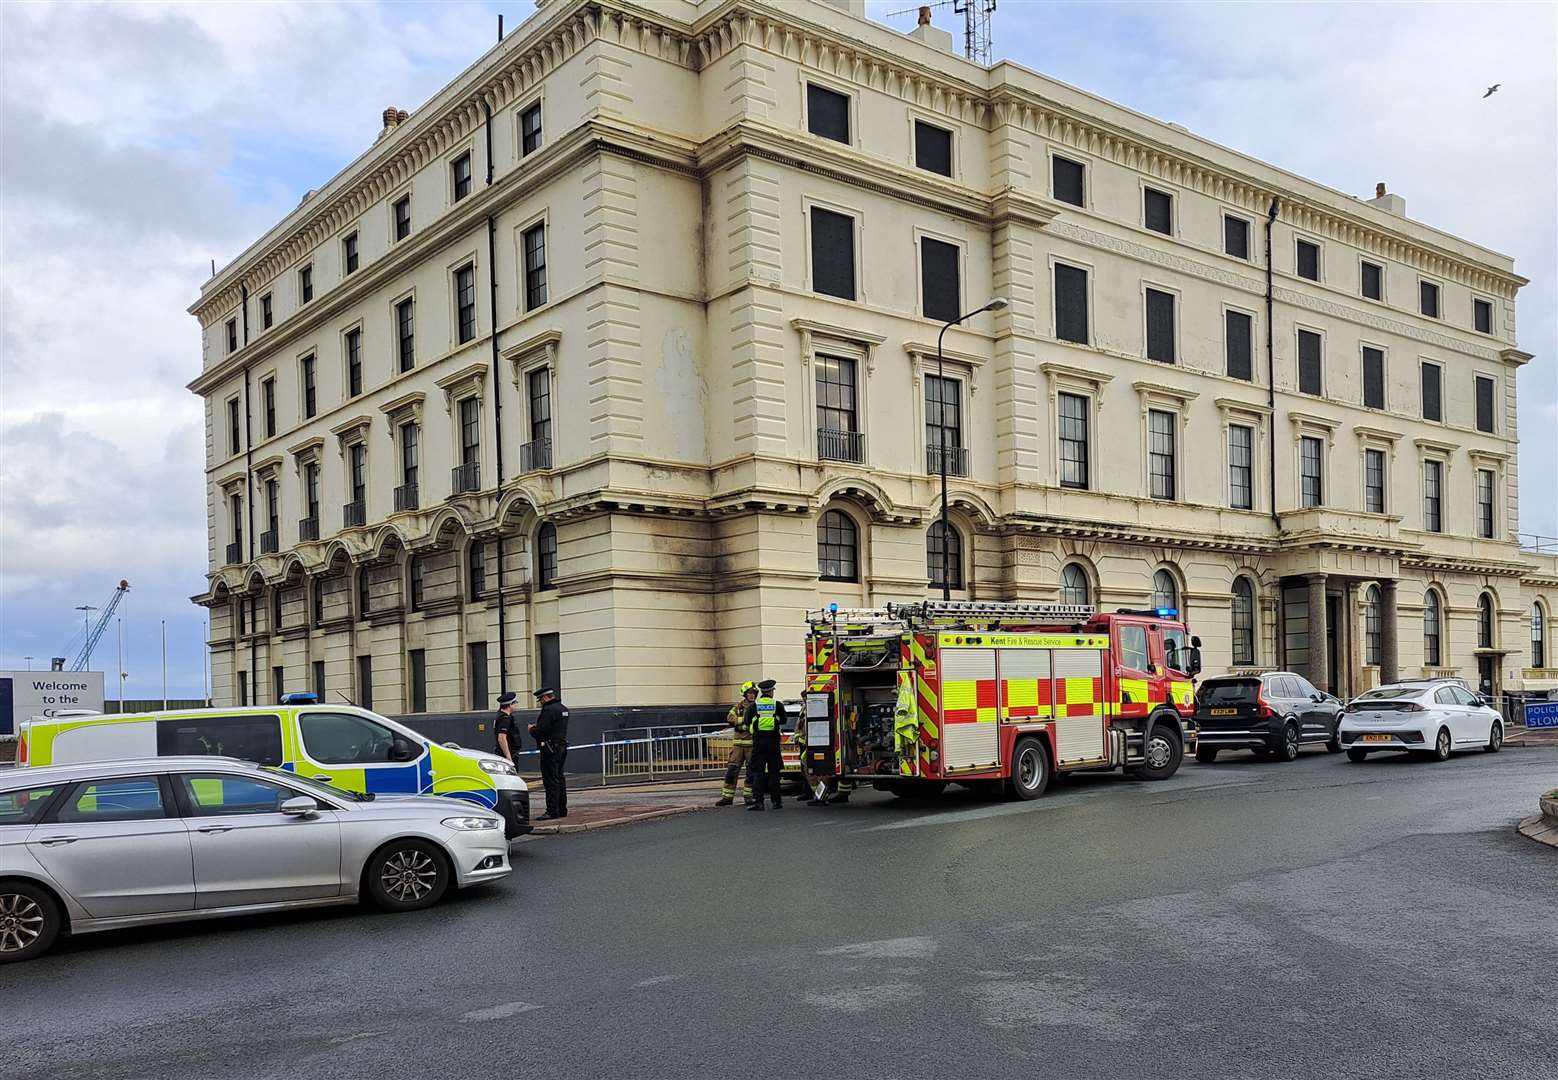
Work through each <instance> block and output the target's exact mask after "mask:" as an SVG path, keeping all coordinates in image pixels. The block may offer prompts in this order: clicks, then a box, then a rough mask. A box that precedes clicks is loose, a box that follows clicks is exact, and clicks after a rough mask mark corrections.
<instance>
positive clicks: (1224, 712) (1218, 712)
mask: <svg viewBox="0 0 1558 1080" xmlns="http://www.w3.org/2000/svg"><path fill="white" fill-rule="evenodd" d="M1211 713H1212V715H1213V716H1238V715H1239V710H1238V709H1212V710H1211Z"/></svg>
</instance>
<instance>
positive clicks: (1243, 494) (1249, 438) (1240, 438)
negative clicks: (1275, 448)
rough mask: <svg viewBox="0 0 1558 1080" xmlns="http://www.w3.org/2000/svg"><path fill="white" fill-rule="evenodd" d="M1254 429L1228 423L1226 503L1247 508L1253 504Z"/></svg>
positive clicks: (1238, 508)
mask: <svg viewBox="0 0 1558 1080" xmlns="http://www.w3.org/2000/svg"><path fill="white" fill-rule="evenodd" d="M1254 451H1255V429H1254V428H1251V427H1248V426H1246V425H1244V424H1230V425H1228V505H1229V506H1231V507H1233V508H1234V509H1235V510H1249V509H1252V508H1253V507H1254V505H1255V487H1254V483H1253V480H1254V473H1255V461H1254V458H1255V453H1254Z"/></svg>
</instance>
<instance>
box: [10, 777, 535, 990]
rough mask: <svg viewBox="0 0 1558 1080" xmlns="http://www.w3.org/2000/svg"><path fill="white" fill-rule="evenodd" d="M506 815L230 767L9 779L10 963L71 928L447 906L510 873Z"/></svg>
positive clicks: (442, 801) (430, 798)
mask: <svg viewBox="0 0 1558 1080" xmlns="http://www.w3.org/2000/svg"><path fill="white" fill-rule="evenodd" d="M508 850H509V848H508V841H507V840H506V839H505V838H504V835H503V819H502V818H501V817H499V816H498V815H497V814H496V813H493V812H492V811H490V810H487V809H485V808H483V807H479V806H466V805H464V804H460V803H453V804H451V800H449V799H445V798H437V797H433V796H416V795H408V796H387V795H386V796H379V797H377V798H375V797H374V796H372V795H359V794H355V793H353V792H348V791H343V790H341V789H340V788H336V787H332V786H330V785H329V784H325V783H321V782H319V781H315V780H309V779H305V778H304V777H301V776H295V775H293V774H291V773H288V772H283V771H281V770H276V769H268V768H264V767H262V766H259V765H254V764H251V763H249V762H244V761H237V760H234V759H231V758H213V757H164V758H155V759H151V760H138V761H116V762H85V763H82V764H78V765H60V766H53V767H45V768H38V769H25V770H15V771H12V770H6V771H5V772H0V963H5V962H8V961H16V960H29V959H31V958H32V957H35V956H37V955H39V954H41V953H43V952H44V951H45V950H47V949H48V948H49V947H50V946H51V945H52V944H53V943H54V940H55V938H56V937H57V936H58V935H59V934H60V933H62V932H67V933H75V934H83V933H87V932H89V931H93V930H113V929H118V928H121V927H127V926H139V925H144V924H146V923H159V922H174V921H180V920H184V919H199V918H210V917H213V916H222V915H242V914H250V913H255V912H265V911H278V910H283V909H286V908H292V907H314V906H322V905H327V904H352V903H356V902H357V901H358V900H360V899H369V900H371V901H373V903H375V904H376V905H378V906H379V907H381V908H384V909H386V910H390V911H411V910H415V909H417V908H422V907H427V906H428V905H430V904H433V903H435V902H437V900H438V899H439V898H440V897H442V896H443V894H444V893H445V892H446V891H447V890H448V889H449V888H450V887H451V886H453V887H456V888H463V887H464V886H467V885H476V884H480V883H482V882H486V881H492V880H494V879H497V878H501V877H503V876H505V875H506V874H508V873H509V871H510V866H509V860H508Z"/></svg>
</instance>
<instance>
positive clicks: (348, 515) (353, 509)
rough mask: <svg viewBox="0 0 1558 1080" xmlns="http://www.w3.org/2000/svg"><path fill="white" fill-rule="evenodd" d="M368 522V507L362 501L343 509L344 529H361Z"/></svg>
mask: <svg viewBox="0 0 1558 1080" xmlns="http://www.w3.org/2000/svg"><path fill="white" fill-rule="evenodd" d="M367 520H368V506H367V503H366V502H364V501H363V500H362V499H357V500H356V501H354V502H349V503H346V504H345V505H344V506H342V507H341V527H342V528H343V529H360V528H362V527H363V525H364V524H365V523H366V522H367Z"/></svg>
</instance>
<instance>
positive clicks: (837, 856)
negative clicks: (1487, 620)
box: [0, 748, 1558, 1080]
mask: <svg viewBox="0 0 1558 1080" xmlns="http://www.w3.org/2000/svg"><path fill="white" fill-rule="evenodd" d="M1555 785H1558V749H1552V748H1543V749H1509V750H1506V751H1505V752H1504V753H1501V754H1498V755H1485V754H1475V753H1474V754H1466V755H1457V757H1456V758H1455V759H1454V760H1452V761H1451V762H1449V763H1447V764H1444V765H1435V764H1420V763H1417V762H1408V761H1406V760H1393V759H1389V758H1386V759H1373V760H1371V761H1369V762H1368V763H1366V764H1361V765H1353V764H1350V763H1348V762H1347V761H1346V760H1345V759H1344V758H1342V757H1340V756H1328V755H1325V754H1323V753H1318V752H1313V751H1306V752H1305V754H1304V756H1303V757H1302V758H1301V759H1300V760H1299V761H1298V762H1296V763H1294V764H1291V765H1281V764H1265V763H1256V762H1255V761H1253V759H1250V758H1249V757H1248V755H1244V754H1233V755H1225V756H1224V758H1223V759H1222V760H1221V761H1219V763H1218V764H1216V765H1213V766H1205V765H1197V764H1194V763H1191V764H1189V765H1187V766H1186V767H1185V768H1184V769H1182V770H1181V772H1180V773H1179V775H1178V776H1177V777H1175V778H1174V779H1173V780H1170V781H1168V782H1166V783H1160V784H1146V783H1138V782H1134V781H1131V780H1127V779H1125V778H1123V777H1118V776H1108V777H1088V778H1075V779H1072V780H1069V781H1065V782H1062V783H1060V784H1058V785H1056V786H1055V787H1054V788H1052V789H1051V792H1050V794H1049V795H1047V796H1046V797H1045V798H1044V799H1042V800H1039V801H1038V802H1035V803H1004V802H983V801H977V800H975V799H974V798H972V797H970V796H967V795H962V794H959V793H958V792H956V791H953V792H949V794H948V796H947V797H945V798H944V799H943V800H941V802H940V803H939V804H938V805H935V806H933V807H926V806H916V805H908V804H904V803H901V802H898V801H897V800H894V799H892V798H890V797H889V796H886V795H879V794H876V793H867V794H864V795H862V796H857V798H856V800H855V803H854V804H852V805H850V806H848V807H842V808H829V809H825V810H811V809H807V808H805V807H801V806H794V805H793V804H792V805H791V806H788V807H787V808H786V809H785V810H784V812H782V813H778V814H775V813H772V812H770V813H766V814H762V815H757V814H746V813H743V812H741V811H740V810H739V809H735V810H723V811H717V812H715V811H711V812H708V813H702V814H695V815H688V816H684V817H680V818H671V819H667V820H665V821H661V822H654V823H647V824H643V825H638V826H632V827H628V828H624V829H617V830H611V831H606V832H601V833H593V834H583V835H575V836H566V837H548V838H544V839H537V840H535V841H533V842H529V843H525V844H523V845H521V855H520V856H519V857H518V859H517V862H518V867H519V869H518V872H517V873H516V874H515V875H514V877H512V878H511V879H510V880H509V881H507V882H505V883H503V884H501V885H499V886H496V887H492V888H489V889H486V890H484V891H475V892H472V893H469V894H466V895H463V896H460V897H457V898H456V899H454V900H453V901H451V902H449V903H446V904H444V905H441V906H439V907H437V908H434V909H431V910H429V911H426V912H421V913H417V914H414V915H405V916H382V915H375V914H368V913H364V912H358V911H345V910H342V911H335V912H330V913H324V914H320V913H298V914H292V915H287V916H279V917H272V918H266V919H258V920H254V919H251V920H245V921H243V922H238V921H228V922H222V923H205V924H191V925H186V926H182V927H172V928H164V929H157V930H149V931H138V932H135V933H115V934H105V935H91V936H87V937H83V938H81V939H79V940H76V941H71V942H67V943H66V944H65V945H64V946H63V947H62V948H61V949H60V950H58V951H57V952H56V953H55V954H54V955H52V956H50V957H46V958H44V959H42V960H40V961H37V962H34V963H31V964H26V965H18V966H13V967H10V968H8V969H0V1077H5V1078H10V1077H28V1078H30V1080H36V1078H38V1077H71V1078H73V1080H77V1078H79V1080H89V1078H97V1077H103V1078H113V1080H128V1078H132V1077H155V1078H158V1080H181V1078H185V1077H188V1078H198V1080H221V1078H225V1077H241V1078H245V1080H249V1078H269V1077H353V1078H356V1077H373V1078H380V1077H384V1078H389V1077H427V1076H472V1077H475V1076H483V1077H487V1076H491V1077H526V1078H530V1077H553V1076H559V1077H562V1076H567V1077H592V1078H594V1077H657V1078H658V1077H667V1078H669V1077H717V1078H720V1080H724V1078H727V1077H737V1076H762V1077H770V1076H775V1077H777V1076H798V1077H799V1076H827V1077H857V1076H858V1077H872V1078H879V1077H931V1076H934V1077H947V1076H970V1077H1004V1076H1012V1077H1016V1076H1022V1077H1028V1078H1032V1077H1051V1076H1053V1077H1067V1078H1070V1077H1131V1078H1133V1080H1136V1078H1144V1077H1159V1076H1162V1077H1171V1076H1172V1077H1241V1078H1242V1077H1281V1078H1292V1077H1325V1078H1344V1077H1390V1078H1405V1077H1432V1078H1434V1080H1448V1078H1453V1077H1468V1078H1476V1080H1521V1078H1528V1077H1529V1078H1541V1080H1552V1078H1553V1077H1554V1076H1555V1075H1558V1013H1555V1009H1554V1000H1555V999H1554V994H1555V992H1558V983H1555V981H1554V980H1555V977H1558V850H1554V849H1550V848H1546V847H1542V846H1540V845H1537V844H1535V843H1533V842H1532V841H1529V840H1527V839H1525V838H1523V837H1521V836H1518V835H1517V834H1516V833H1515V831H1514V829H1513V824H1514V823H1515V821H1516V820H1518V819H1519V818H1520V817H1522V816H1525V815H1526V814H1529V813H1532V812H1534V809H1535V799H1536V795H1537V793H1538V791H1539V790H1540V789H1543V788H1544V787H1553V786H1555Z"/></svg>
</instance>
